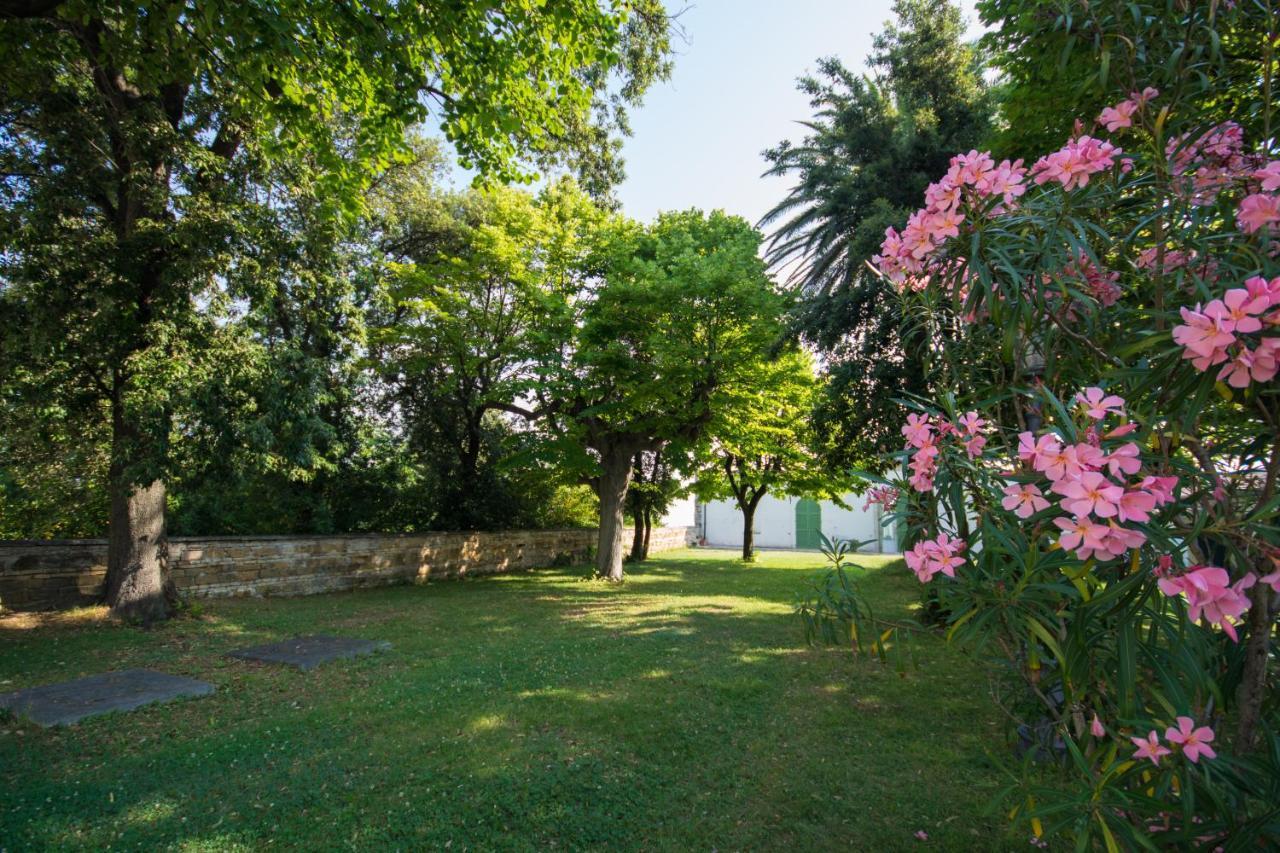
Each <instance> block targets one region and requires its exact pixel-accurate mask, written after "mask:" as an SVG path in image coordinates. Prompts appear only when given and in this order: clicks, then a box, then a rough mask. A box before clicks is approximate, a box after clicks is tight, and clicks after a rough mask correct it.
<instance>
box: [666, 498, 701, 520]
mask: <svg viewBox="0 0 1280 853" xmlns="http://www.w3.org/2000/svg"><path fill="white" fill-rule="evenodd" d="M696 514H697V501H695V500H694V499H693V497H692V496H689V497H683V498H680V499H679V500H677V501H672V503H671V506H669V507H667V512H666V514H665V515H663V516H662V526H663V527H693V525H694V520H695V517H696Z"/></svg>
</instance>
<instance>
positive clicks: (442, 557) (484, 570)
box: [0, 527, 691, 610]
mask: <svg viewBox="0 0 1280 853" xmlns="http://www.w3.org/2000/svg"><path fill="white" fill-rule="evenodd" d="M623 541H624V544H626V545H629V544H630V541H631V540H630V532H629V531H628V532H627V534H626V538H625V539H624V540H623ZM690 541H691V532H690V530H689V528H667V527H661V528H654V530H653V531H652V533H651V534H650V539H649V550H650V553H655V554H656V553H660V552H662V551H669V550H672V549H675V548H683V547H685V546H686V545H687V544H689V543H690ZM595 542H596V531H595V530H591V529H578V530H512V531H502V532H497V533H421V534H398V535H393V534H370V535H359V536H238V537H236V536H218V537H175V538H172V539H170V540H169V550H168V563H169V572H170V575H171V577H172V578H173V581H174V584H175V585H176V586H177V588H178V591H179V593H181V594H182V595H184V596H187V597H191V598H206V597H216V596H234V595H310V594H313V593H320V592H331V591H335V590H343V589H356V588H359V587H366V586H385V585H388V584H397V583H424V582H426V581H427V580H441V579H447V578H456V577H461V576H464V575H485V574H495V573H499V572H509V571H518V570H521V569H532V568H538V567H545V566H550V565H553V564H558V563H564V564H570V563H583V562H586V561H587V559H588V557H589V556H590V553H591V551H592V549H593V548H594V547H595ZM106 564H107V543H106V540H105V539H78V540H61V541H35V542H32V541H24V542H0V605H2V606H3V607H5V608H8V609H11V610H52V609H59V608H64V607H74V606H77V605H84V604H91V603H93V602H95V601H99V600H101V598H102V595H103V584H104V581H105V578H106V571H107V566H106Z"/></svg>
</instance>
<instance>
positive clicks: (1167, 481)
mask: <svg viewBox="0 0 1280 853" xmlns="http://www.w3.org/2000/svg"><path fill="white" fill-rule="evenodd" d="M1177 487H1178V478H1177V477H1144V478H1143V479H1142V482H1141V483H1139V484H1138V488H1140V489H1142V490H1143V491H1147V492H1150V493H1151V496H1152V497H1154V498H1155V499H1156V506H1164V505H1165V504H1171V503H1173V502H1174V500H1175V499H1176V498H1177V494H1176V493H1175V492H1174V489H1176V488H1177Z"/></svg>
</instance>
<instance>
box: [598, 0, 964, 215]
mask: <svg viewBox="0 0 1280 853" xmlns="http://www.w3.org/2000/svg"><path fill="white" fill-rule="evenodd" d="M679 4H680V0H669V2H668V10H669V11H671V12H673V13H674V12H677V11H679V10H680V9H681V8H683V7H682V6H681V5H679ZM891 6H892V0H787V2H785V3H778V2H777V0H696V5H691V6H689V7H688V8H687V9H685V11H684V12H683V13H682V14H681V15H680V16H679V22H680V24H681V25H682V26H683V28H684V31H685V36H686V39H687V41H684V42H681V41H679V40H677V42H676V45H675V47H676V56H675V69H674V71H673V72H672V75H671V79H670V80H669V81H667V82H665V83H660V84H658V85H657V86H655V87H654V88H653V89H651V90H650V91H649V93H648V94H647V95H646V96H645V102H644V105H643V106H642V107H641V108H640V109H638V110H634V111H633V112H632V115H631V124H632V130H633V132H634V133H633V135H632V137H631V138H629V139H628V140H626V143H625V147H624V157H625V158H626V171H627V179H626V181H625V182H624V183H623V184H622V186H621V187H620V188H619V190H618V196H619V198H620V199H621V201H622V207H623V211H624V212H625V213H626V214H627V215H628V216H630V217H632V218H634V219H639V220H641V221H648V220H650V219H652V218H653V217H654V216H656V215H657V214H658V213H659V212H660V211H663V210H683V209H686V208H690V207H698V208H701V209H703V210H714V209H717V208H719V209H723V210H725V211H726V212H728V213H732V214H737V215H739V216H742V217H744V218H746V219H747V220H748V221H750V222H751V223H752V224H755V223H756V222H757V221H759V219H760V217H761V216H762V215H763V214H764V213H765V212H766V211H767V210H769V208H771V207H773V205H774V204H776V203H777V202H778V201H779V200H781V198H782V197H783V195H784V194H785V193H786V191H787V189H788V187H789V182H788V181H787V180H786V179H782V178H768V179H766V178H762V177H760V175H761V173H762V172H764V170H765V166H766V164H765V161H764V158H763V157H761V154H760V152H762V151H764V150H765V149H766V148H770V147H772V146H774V145H776V144H778V142H780V141H782V140H783V139H788V138H790V139H792V140H793V141H797V140H798V139H799V138H800V136H801V135H802V134H803V128H800V127H799V126H797V124H796V122H797V121H802V120H804V119H807V118H809V117H810V116H811V114H812V111H811V109H810V107H809V102H808V98H807V97H806V96H805V95H802V94H801V93H799V92H797V91H796V87H795V82H796V79H797V78H799V77H801V76H803V75H804V74H805V73H807V72H811V71H813V70H814V69H815V67H816V63H817V60H818V59H820V58H821V57H824V56H838V57H840V59H842V60H843V61H844V63H845V65H846V66H847V67H849V68H851V69H858V70H865V67H866V64H865V59H866V56H867V54H868V53H870V51H871V39H872V36H874V35H875V34H876V33H877V32H879V31H880V30H881V29H882V28H883V24H884V22H885V21H887V20H889V19H890V18H891V17H892V11H891ZM973 6H974V4H973V0H962V2H961V7H962V8H963V10H964V14H965V17H966V19H967V20H968V23H969V30H970V33H971V35H973V36H975V37H976V36H977V35H978V33H980V32H981V27H980V24H979V22H978V16H977V13H976V12H975V11H974V8H973Z"/></svg>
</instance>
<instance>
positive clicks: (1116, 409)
mask: <svg viewBox="0 0 1280 853" xmlns="http://www.w3.org/2000/svg"><path fill="white" fill-rule="evenodd" d="M1075 401H1076V402H1077V403H1079V404H1080V405H1082V406H1084V409H1085V413H1086V414H1087V415H1088V416H1089V417H1091V418H1093V419H1094V420H1095V421H1100V420H1102V419H1103V418H1105V417H1106V416H1107V415H1112V414H1114V415H1120V414H1123V413H1124V398H1123V397H1117V396H1116V395H1115V394H1108V393H1107V392H1106V391H1103V390H1102V389H1101V388H1086V389H1084V390H1083V391H1081V392H1080V393H1078V394H1076V396H1075Z"/></svg>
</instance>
